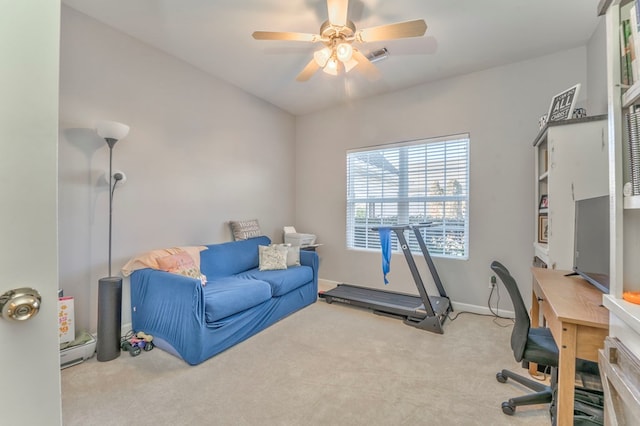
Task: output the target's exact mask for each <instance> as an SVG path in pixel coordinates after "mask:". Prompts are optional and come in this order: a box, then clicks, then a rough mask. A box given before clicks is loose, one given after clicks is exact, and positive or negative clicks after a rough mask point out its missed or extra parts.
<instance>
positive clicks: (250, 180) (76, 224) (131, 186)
mask: <svg viewBox="0 0 640 426" xmlns="http://www.w3.org/2000/svg"><path fill="white" fill-rule="evenodd" d="M60 74H61V75H60V133H61V134H60V146H59V184H60V192H59V232H60V244H59V246H60V286H61V287H62V288H63V289H64V290H65V294H66V295H69V296H74V297H75V298H76V301H75V302H76V304H75V306H76V325H77V327H78V328H84V329H90V330H95V327H96V312H97V309H96V306H97V283H98V279H99V278H101V277H105V276H107V272H108V271H107V255H108V252H107V247H108V240H107V234H108V233H107V229H108V193H107V186H108V185H107V184H106V183H105V182H106V181H105V180H103V178H104V172H105V170H108V164H109V160H108V147H107V145H106V143H105V142H104V140H101V139H100V138H99V137H98V136H97V135H96V134H95V132H94V131H93V130H92V128H93V127H94V126H95V123H96V122H97V121H99V120H115V121H121V122H124V123H127V124H129V125H130V126H131V132H130V134H129V136H127V137H126V138H125V139H124V140H122V141H119V142H118V143H117V144H116V145H115V148H114V151H113V156H114V159H113V162H114V168H116V169H121V170H123V171H124V172H125V173H126V175H127V178H128V181H127V182H126V183H125V184H124V186H122V187H119V188H118V189H117V190H116V194H115V198H114V210H113V231H114V232H113V268H112V269H113V271H114V273H117V272H118V271H119V269H120V268H121V267H122V265H124V263H125V262H126V261H127V260H128V259H129V258H130V257H132V256H134V255H136V254H138V253H141V252H144V251H147V250H150V249H155V248H163V247H172V246H178V245H197V244H210V243H217V242H224V241H230V240H231V239H232V237H231V233H230V231H229V228H228V225H227V224H226V222H227V221H229V220H234V219H252V218H257V219H259V221H260V224H261V227H262V230H263V232H264V233H265V234H266V235H269V236H270V237H271V238H272V239H274V240H277V241H280V240H281V239H282V232H281V230H282V226H284V225H287V224H291V223H292V222H293V218H294V185H295V183H294V179H293V176H294V151H295V149H294V144H295V119H294V117H293V116H291V115H289V114H288V113H285V112H283V111H282V110H280V109H278V108H276V107H274V106H273V105H271V104H268V103H266V102H264V101H261V100H259V99H257V98H255V97H253V96H250V95H248V94H246V93H245V92H243V91H241V90H239V89H237V88H235V87H233V86H230V85H228V84H226V83H223V82H221V81H219V80H216V79H215V78H212V77H211V76H209V75H207V74H205V73H203V72H201V71H199V70H198V69H195V68H193V67H192V66H190V65H187V64H186V63H184V62H182V61H180V60H178V59H175V58H174V57H171V56H168V55H166V54H164V53H162V52H160V51H158V50H155V49H153V48H150V47H149V46H147V45H144V44H142V43H140V42H138V41H136V40H134V39H133V38H130V37H128V36H126V35H124V34H122V33H120V32H117V31H115V30H112V29H111V28H109V27H106V26H104V25H103V24H101V23H98V22H97V21H95V20H93V19H90V18H88V17H86V16H85V15H82V14H80V13H78V12H76V11H74V10H73V9H70V8H67V7H63V8H62V40H61V70H60ZM124 284H125V286H124V290H123V293H124V295H123V297H124V303H123V323H127V322H129V321H130V311H129V309H130V304H129V287H128V279H125V283H124ZM124 331H126V330H124Z"/></svg>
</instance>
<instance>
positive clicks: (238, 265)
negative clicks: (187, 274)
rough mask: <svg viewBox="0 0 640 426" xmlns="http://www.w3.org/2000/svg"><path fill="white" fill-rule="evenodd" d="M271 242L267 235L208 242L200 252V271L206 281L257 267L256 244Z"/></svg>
mask: <svg viewBox="0 0 640 426" xmlns="http://www.w3.org/2000/svg"><path fill="white" fill-rule="evenodd" d="M269 244H271V240H270V239H269V237H265V236H262V237H256V238H249V239H248V240H242V241H231V242H228V243H221V244H210V245H208V246H206V247H207V249H208V250H204V251H201V252H200V271H201V272H202V273H203V274H205V275H206V276H207V281H211V280H213V279H214V278H217V277H228V276H230V275H234V274H237V273H239V272H243V271H247V270H249V269H253V268H257V267H258V246H261V245H262V246H268V245H269Z"/></svg>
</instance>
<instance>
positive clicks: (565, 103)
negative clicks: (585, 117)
mask: <svg viewBox="0 0 640 426" xmlns="http://www.w3.org/2000/svg"><path fill="white" fill-rule="evenodd" d="M579 91H580V83H578V84H576V85H575V86H573V87H572V88H570V89H567V90H565V91H564V92H560V93H558V94H557V95H555V96H554V97H553V99H551V105H550V106H549V113H548V114H547V116H548V117H549V118H548V120H549V121H550V122H551V121H560V120H566V119H567V118H571V114H573V109H574V108H575V106H576V100H577V99H578V92H579Z"/></svg>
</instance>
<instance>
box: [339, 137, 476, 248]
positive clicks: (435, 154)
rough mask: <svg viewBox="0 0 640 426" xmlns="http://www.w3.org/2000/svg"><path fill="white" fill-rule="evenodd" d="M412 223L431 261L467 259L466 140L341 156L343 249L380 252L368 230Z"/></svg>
mask: <svg viewBox="0 0 640 426" xmlns="http://www.w3.org/2000/svg"><path fill="white" fill-rule="evenodd" d="M418 223H428V224H429V226H426V227H423V228H421V232H422V236H423V238H424V241H425V243H426V245H427V248H428V249H429V253H430V254H431V256H439V257H450V258H456V259H467V258H468V251H469V135H468V134H463V135H455V136H448V137H442V138H434V139H422V140H417V141H412V142H407V143H401V144H393V145H386V146H382V147H375V148H365V149H361V150H352V151H349V152H347V247H348V248H363V249H380V239H379V236H378V233H377V232H375V231H372V230H371V228H372V227H375V226H380V225H389V226H391V225H406V224H418ZM405 235H406V237H407V241H408V242H409V246H410V247H411V250H412V251H413V252H415V253H421V251H420V247H419V245H418V243H417V241H416V239H415V235H414V234H413V232H406V234H405ZM392 236H393V240H392V246H393V249H394V250H397V249H398V241H397V238H396V237H395V235H394V234H393V233H392Z"/></svg>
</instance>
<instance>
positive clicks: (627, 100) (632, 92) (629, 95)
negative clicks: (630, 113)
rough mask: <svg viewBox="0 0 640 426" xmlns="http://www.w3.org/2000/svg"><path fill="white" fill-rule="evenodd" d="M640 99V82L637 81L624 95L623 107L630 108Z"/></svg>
mask: <svg viewBox="0 0 640 426" xmlns="http://www.w3.org/2000/svg"><path fill="white" fill-rule="evenodd" d="M638 101H640V82H636V83H635V84H634V85H633V86H631V87H629V89H628V90H627V91H626V92H625V93H624V94H623V95H622V108H629V107H630V106H632V105H634V104H636V103H638Z"/></svg>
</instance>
